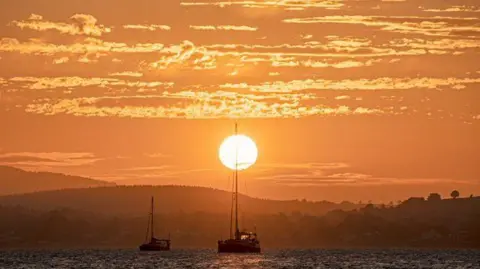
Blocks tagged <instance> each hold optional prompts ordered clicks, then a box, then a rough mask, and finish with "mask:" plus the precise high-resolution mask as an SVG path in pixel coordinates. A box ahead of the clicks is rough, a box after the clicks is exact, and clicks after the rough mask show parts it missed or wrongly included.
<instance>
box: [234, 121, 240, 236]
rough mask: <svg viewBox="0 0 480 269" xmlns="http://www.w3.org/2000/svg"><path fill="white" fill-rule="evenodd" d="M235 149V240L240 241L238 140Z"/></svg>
mask: <svg viewBox="0 0 480 269" xmlns="http://www.w3.org/2000/svg"><path fill="white" fill-rule="evenodd" d="M237 135H238V126H237V122H235V136H237ZM235 146H236V149H235V239H237V240H238V239H240V231H239V230H238V140H237V143H236V145H235Z"/></svg>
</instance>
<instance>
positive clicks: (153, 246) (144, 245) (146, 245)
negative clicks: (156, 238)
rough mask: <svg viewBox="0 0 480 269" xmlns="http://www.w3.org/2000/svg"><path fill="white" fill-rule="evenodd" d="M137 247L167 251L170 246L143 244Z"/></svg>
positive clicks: (145, 249) (146, 249)
mask: <svg viewBox="0 0 480 269" xmlns="http://www.w3.org/2000/svg"><path fill="white" fill-rule="evenodd" d="M139 249H140V251H169V250H170V246H161V245H153V244H143V245H141V246H140V247H139Z"/></svg>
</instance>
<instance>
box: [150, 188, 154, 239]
mask: <svg viewBox="0 0 480 269" xmlns="http://www.w3.org/2000/svg"><path fill="white" fill-rule="evenodd" d="M150 225H151V227H150V238H152V239H153V237H154V234H153V196H152V209H151V212H150Z"/></svg>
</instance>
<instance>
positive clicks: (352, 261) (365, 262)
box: [0, 249, 480, 269]
mask: <svg viewBox="0 0 480 269" xmlns="http://www.w3.org/2000/svg"><path fill="white" fill-rule="evenodd" d="M0 268H2V269H10V268H11V269H27V268H28V269H34V268H35V269H43V268H49V269H52V268H59V269H60V268H62V269H63V268H65V269H67V268H68V269H74V268H125V269H126V268H128V269H134V268H332V269H334V268H402V269H410V268H436V269H439V268H448V269H459V268H480V250H408V249H403V250H379V249H375V250H367V249H365V250H358V249H355V250H353V249H352V250H320V249H315V250H314V249H303V250H302V249H276V250H274V249H272V250H265V251H264V252H263V253H261V254H218V253H216V251H215V250H213V249H203V250H187V249H184V250H182V249H174V250H172V251H170V252H151V253H147V252H139V251H137V250H135V249H122V250H61V251H59V250H4V251H2V250H0Z"/></svg>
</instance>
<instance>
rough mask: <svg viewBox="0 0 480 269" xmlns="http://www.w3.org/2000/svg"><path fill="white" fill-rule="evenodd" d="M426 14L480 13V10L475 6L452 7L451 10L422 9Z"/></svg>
mask: <svg viewBox="0 0 480 269" xmlns="http://www.w3.org/2000/svg"><path fill="white" fill-rule="evenodd" d="M421 9H422V10H423V11H425V12H435V13H449V12H480V8H478V7H474V6H451V7H449V8H444V9H439V8H422V7H421Z"/></svg>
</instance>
